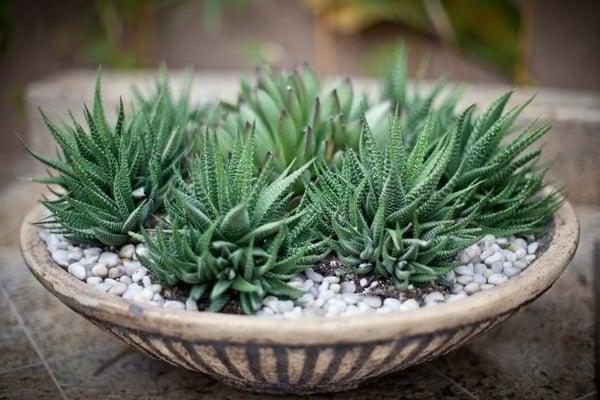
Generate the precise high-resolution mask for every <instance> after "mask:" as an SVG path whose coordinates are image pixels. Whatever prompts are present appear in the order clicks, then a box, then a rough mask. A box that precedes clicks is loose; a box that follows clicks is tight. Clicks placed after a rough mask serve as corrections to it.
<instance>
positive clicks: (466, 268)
mask: <svg viewBox="0 0 600 400" xmlns="http://www.w3.org/2000/svg"><path fill="white" fill-rule="evenodd" d="M454 272H456V273H457V274H459V275H473V264H468V265H460V266H458V267H456V268H455V269H454Z"/></svg>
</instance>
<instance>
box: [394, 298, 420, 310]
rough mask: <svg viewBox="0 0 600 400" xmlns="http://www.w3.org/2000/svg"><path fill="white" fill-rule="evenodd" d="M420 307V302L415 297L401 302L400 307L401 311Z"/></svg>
mask: <svg viewBox="0 0 600 400" xmlns="http://www.w3.org/2000/svg"><path fill="white" fill-rule="evenodd" d="M418 308H419V303H418V302H417V301H416V300H415V299H408V300H405V301H403V302H402V304H400V307H399V308H398V310H399V311H410V310H416V309H418Z"/></svg>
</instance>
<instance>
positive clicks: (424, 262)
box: [307, 93, 562, 286]
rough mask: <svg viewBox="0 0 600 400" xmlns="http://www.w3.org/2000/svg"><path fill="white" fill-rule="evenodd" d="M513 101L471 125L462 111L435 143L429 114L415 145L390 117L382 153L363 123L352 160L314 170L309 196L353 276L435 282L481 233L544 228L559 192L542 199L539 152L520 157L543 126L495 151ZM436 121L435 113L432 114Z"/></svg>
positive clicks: (510, 119) (470, 118)
mask: <svg viewBox="0 0 600 400" xmlns="http://www.w3.org/2000/svg"><path fill="white" fill-rule="evenodd" d="M509 96H510V93H509V94H507V95H505V96H503V97H501V98H500V99H499V100H497V101H496V102H495V103H494V104H492V105H491V106H490V107H489V108H488V109H487V110H486V111H485V112H484V113H483V114H482V115H481V116H480V117H479V118H477V119H476V120H475V121H473V119H474V117H473V108H472V107H471V108H469V109H467V110H466V111H465V112H464V113H463V114H462V115H461V116H460V117H459V118H458V120H457V121H456V123H454V124H453V125H452V126H450V127H448V129H446V130H445V132H444V133H443V134H441V135H439V136H437V137H436V136H434V135H432V133H433V132H434V129H433V127H432V124H433V121H434V118H435V115H431V114H430V115H429V116H428V117H427V122H426V123H425V125H424V129H423V131H422V132H420V133H419V134H418V135H417V140H416V142H415V144H414V146H413V147H411V148H409V147H406V145H405V141H404V140H403V139H402V135H403V134H404V131H402V130H401V129H400V118H399V116H398V115H396V116H395V117H394V118H392V121H391V123H390V128H389V133H388V135H389V138H388V144H387V146H386V147H382V146H381V145H379V144H378V143H377V142H376V140H375V139H374V137H373V135H372V133H371V132H370V130H369V127H368V124H367V123H364V124H363V130H362V136H361V142H360V147H359V153H358V155H357V154H356V153H354V152H353V151H351V150H350V151H348V152H346V154H345V155H344V159H343V162H342V166H341V168H339V169H338V170H334V169H331V168H326V167H325V166H324V165H320V166H319V167H318V170H319V172H318V184H312V185H311V186H309V188H308V189H307V194H308V196H309V198H310V200H311V203H312V204H313V205H314V206H315V208H317V209H319V210H321V212H322V213H323V215H326V216H327V217H326V219H325V221H324V223H323V227H327V226H331V230H332V232H333V234H334V235H335V240H336V243H335V246H334V248H335V251H336V253H337V256H338V257H339V258H340V259H341V260H342V261H343V262H344V264H345V265H346V266H347V267H349V268H350V270H351V271H353V272H356V273H369V272H373V271H374V272H375V273H377V274H380V275H383V276H385V277H389V278H392V279H393V280H394V281H395V282H396V283H397V284H398V285H401V286H406V285H407V284H408V283H410V282H426V281H431V280H434V279H437V278H438V277H440V276H442V275H444V274H445V273H446V272H447V271H449V270H450V268H451V267H453V266H454V265H453V257H454V256H455V255H456V254H457V253H458V252H459V251H460V250H462V249H464V248H466V247H467V246H469V245H470V244H472V243H474V242H476V241H478V240H480V239H481V238H482V237H483V236H484V235H485V234H487V233H493V234H496V235H511V234H527V233H534V232H539V231H541V230H543V229H544V228H545V227H546V224H547V223H548V220H549V218H550V216H551V215H552V213H553V212H554V211H555V210H556V209H557V207H559V206H560V204H561V202H562V197H561V196H560V194H559V193H557V192H552V193H541V190H542V189H543V187H544V184H543V178H544V175H545V172H546V168H545V167H544V166H543V165H540V164H539V163H536V161H537V159H538V157H539V155H540V151H539V150H532V151H531V152H528V153H525V154H523V152H524V151H525V150H526V149H527V148H528V147H529V145H531V144H532V143H533V142H535V141H536V140H538V139H539V138H541V137H542V136H543V135H544V134H545V133H546V132H547V131H548V127H547V126H542V127H539V128H534V127H533V126H528V127H526V128H525V129H523V130H522V131H521V133H520V134H518V135H517V136H516V138H514V139H512V140H510V139H507V141H506V142H505V143H503V144H501V142H502V139H504V138H506V136H507V135H508V133H509V132H510V128H511V126H512V123H513V122H514V120H515V118H516V117H517V115H518V114H519V113H520V112H521V110H522V109H523V107H524V106H525V105H523V106H519V107H515V108H513V109H511V110H510V111H508V112H506V113H503V110H504V106H505V105H506V102H507V100H508V98H509ZM433 113H435V112H433Z"/></svg>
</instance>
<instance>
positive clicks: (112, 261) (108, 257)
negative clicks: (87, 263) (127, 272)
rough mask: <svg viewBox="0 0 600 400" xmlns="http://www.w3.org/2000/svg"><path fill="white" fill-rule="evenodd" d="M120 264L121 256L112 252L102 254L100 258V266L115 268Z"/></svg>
mask: <svg viewBox="0 0 600 400" xmlns="http://www.w3.org/2000/svg"><path fill="white" fill-rule="evenodd" d="M118 263H119V256H118V255H117V254H115V253H113V252H112V251H105V252H104V253H102V254H100V257H99V258H98V264H104V265H106V266H107V267H108V268H112V267H115V266H116V265H117V264H118Z"/></svg>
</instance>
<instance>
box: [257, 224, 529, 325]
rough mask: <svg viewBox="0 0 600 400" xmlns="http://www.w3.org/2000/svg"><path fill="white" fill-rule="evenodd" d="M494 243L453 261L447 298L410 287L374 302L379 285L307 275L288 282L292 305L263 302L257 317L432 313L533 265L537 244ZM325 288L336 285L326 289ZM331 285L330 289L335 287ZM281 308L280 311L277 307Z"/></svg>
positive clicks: (478, 245)
mask: <svg viewBox="0 0 600 400" xmlns="http://www.w3.org/2000/svg"><path fill="white" fill-rule="evenodd" d="M528 239H529V241H527V240H525V239H524V238H516V237H510V238H496V237H494V236H492V235H488V236H485V237H484V238H483V239H482V240H481V241H479V242H478V243H476V244H474V245H472V246H469V247H468V248H466V249H465V250H463V251H462V252H460V253H459V254H458V256H457V261H458V262H459V263H460V265H459V266H457V267H456V268H454V271H451V272H449V273H448V274H447V276H446V282H447V284H448V285H449V287H450V288H451V290H449V291H447V292H441V291H432V292H429V293H426V294H422V295H421V296H420V297H419V296H418V295H416V293H415V291H414V288H413V287H412V286H409V287H408V290H406V291H405V292H403V293H402V294H401V295H400V296H399V297H398V298H393V297H383V296H378V295H376V294H374V293H373V291H374V289H375V288H376V287H377V286H378V284H379V283H378V281H372V282H369V280H368V279H367V278H361V279H360V280H359V281H358V285H357V284H356V283H355V282H354V281H343V280H342V281H340V277H338V276H323V275H321V274H319V273H317V272H316V271H314V270H312V269H309V270H307V271H306V272H305V273H304V274H300V275H298V276H297V277H295V278H293V279H292V282H291V284H292V286H294V287H296V288H298V289H301V290H303V294H302V296H300V297H299V298H298V299H296V300H295V301H290V300H285V301H282V300H279V299H277V298H276V297H274V296H269V297H266V298H265V300H264V301H263V308H262V309H261V310H260V311H259V312H258V315H260V316H264V317H272V316H278V315H283V317H285V318H292V319H294V318H301V317H308V316H324V317H337V316H345V315H354V314H359V313H362V314H373V313H376V314H385V313H389V312H397V311H410V310H415V309H418V308H421V307H433V306H436V305H438V304H442V303H452V302H455V301H457V300H460V299H462V298H465V297H467V296H470V295H473V294H475V293H477V292H480V291H483V290H489V289H492V288H494V287H495V286H496V285H500V284H502V283H504V282H506V281H508V280H509V279H510V278H513V277H515V276H517V275H518V274H519V273H521V271H523V270H524V269H525V268H527V266H528V265H529V263H531V262H532V261H533V260H535V257H536V255H535V253H536V251H537V250H538V248H539V242H537V241H535V238H533V237H529V238H528ZM329 282H335V283H334V284H331V283H329ZM334 285H335V286H334ZM282 302H284V303H285V306H284V307H282V306H281V303H282Z"/></svg>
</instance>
